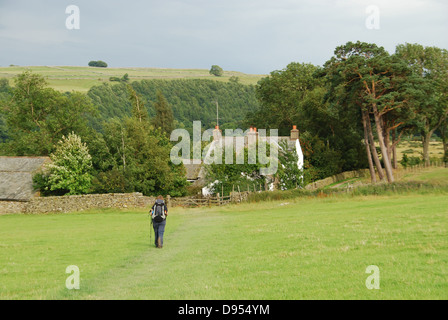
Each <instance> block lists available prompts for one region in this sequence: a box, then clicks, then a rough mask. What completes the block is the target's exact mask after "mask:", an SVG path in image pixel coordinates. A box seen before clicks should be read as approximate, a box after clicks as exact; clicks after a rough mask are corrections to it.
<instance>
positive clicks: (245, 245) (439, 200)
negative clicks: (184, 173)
mask: <svg viewBox="0 0 448 320" xmlns="http://www.w3.org/2000/svg"><path fill="white" fill-rule="evenodd" d="M439 170H442V169H439ZM431 174H434V175H436V176H440V173H439V174H437V173H434V172H432V173H431V172H427V173H423V174H422V176H421V177H422V178H430V177H431ZM428 175H429V176H428ZM445 190H446V189H445ZM149 230H150V221H149V218H148V215H147V213H146V210H125V211H119V210H96V211H91V212H84V213H72V214H66V215H6V216H0V253H1V254H0V299H154V300H159V299H164V300H172V299H180V300H184V299H199V300H203V299H212V300H215V299H224V300H233V299H248V300H253V299H261V300H296V299H330V300H331V299H447V298H448V238H447V236H446V235H447V234H448V196H447V191H442V190H439V191H434V192H431V193H429V192H424V193H423V192H419V191H409V192H407V193H402V194H399V195H398V194H393V195H377V196H373V195H369V196H349V195H343V196H328V197H325V198H319V197H301V198H293V199H288V200H281V201H264V202H258V203H250V204H249V203H247V204H242V205H231V206H226V207H214V208H197V209H182V208H174V209H172V210H171V213H170V216H169V221H168V226H167V231H166V235H165V247H164V248H163V249H156V248H154V247H153V245H152V244H151V242H150V237H151V236H150V233H149ZM70 265H76V266H78V267H79V269H80V276H81V283H80V290H72V291H69V290H67V289H66V287H65V282H66V279H67V277H68V276H69V274H66V273H65V271H66V268H67V266H70ZM370 265H375V266H378V268H379V270H380V289H379V290H369V289H367V288H366V284H365V282H366V279H367V277H368V276H369V274H367V273H366V268H367V267H368V266H370ZM155 293H157V295H155Z"/></svg>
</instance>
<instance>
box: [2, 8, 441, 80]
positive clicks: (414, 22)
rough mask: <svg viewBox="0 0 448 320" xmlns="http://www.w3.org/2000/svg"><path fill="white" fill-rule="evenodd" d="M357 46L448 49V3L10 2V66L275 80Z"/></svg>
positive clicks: (6, 41) (5, 57)
mask: <svg viewBox="0 0 448 320" xmlns="http://www.w3.org/2000/svg"><path fill="white" fill-rule="evenodd" d="M69 5H76V6H77V7H78V8H79V10H80V14H79V21H80V29H79V30H76V29H75V30H69V29H67V26H66V20H67V18H69V16H70V14H67V13H66V8H67V7H68V6H69ZM369 6H374V8H377V9H378V10H379V12H378V13H379V20H378V19H375V18H376V17H377V16H372V14H376V12H375V11H369V10H367V9H368V7H369ZM372 19H373V20H372ZM70 21H71V22H72V21H73V20H70ZM366 22H367V25H369V26H372V25H375V26H379V29H369V28H367V26H366ZM378 23H379V24H378ZM357 40H361V41H365V42H374V43H377V44H378V45H381V46H384V47H385V48H386V49H387V50H388V51H389V52H393V51H394V49H395V46H396V45H397V44H399V43H405V42H409V43H420V44H423V45H425V46H438V47H441V48H446V49H448V1H447V0H366V1H364V0H177V1H174V0H146V1H143V0H128V1H124V0H121V1H117V0H67V1H64V0H39V1H36V0H0V66H8V65H10V64H16V65H22V66H31V65H59V66H67V65H79V66H85V65H87V63H88V62H89V61H90V60H104V61H106V62H107V63H108V64H109V66H110V67H160V68H205V69H209V68H210V66H211V65H213V64H218V65H220V66H221V67H223V68H224V69H225V70H233V71H242V72H246V73H254V74H266V73H269V72H271V71H273V70H279V69H283V68H284V67H285V66H286V65H287V64H288V63H290V62H292V61H295V62H311V63H313V64H316V65H322V64H323V63H324V62H325V61H326V60H327V59H328V58H329V57H331V55H332V54H333V51H334V49H335V47H336V46H338V45H341V44H344V43H346V42H347V41H357Z"/></svg>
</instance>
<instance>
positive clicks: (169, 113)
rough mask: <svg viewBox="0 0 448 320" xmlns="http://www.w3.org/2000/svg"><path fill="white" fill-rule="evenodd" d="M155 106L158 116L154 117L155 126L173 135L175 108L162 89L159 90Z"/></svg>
mask: <svg viewBox="0 0 448 320" xmlns="http://www.w3.org/2000/svg"><path fill="white" fill-rule="evenodd" d="M154 108H155V109H156V117H155V118H154V119H153V124H154V127H155V128H156V129H161V131H162V132H163V133H164V134H166V135H167V136H169V135H171V132H173V130H174V115H173V109H172V108H171V106H170V105H169V104H168V101H167V100H166V98H165V96H164V95H163V93H162V91H160V90H157V101H156V102H155V103H154Z"/></svg>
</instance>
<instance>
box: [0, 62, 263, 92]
mask: <svg viewBox="0 0 448 320" xmlns="http://www.w3.org/2000/svg"><path fill="white" fill-rule="evenodd" d="M26 70H31V71H32V72H34V73H38V74H41V75H43V76H45V77H46V78H47V80H48V82H49V84H50V87H52V88H54V89H57V90H60V91H72V90H75V91H81V92H87V91H88V90H89V89H90V88H91V87H92V86H95V85H98V84H101V83H104V82H109V78H110V77H119V78H121V77H122V76H123V75H124V74H126V73H127V74H128V75H129V78H130V81H136V80H144V79H163V80H171V79H209V80H217V81H224V82H227V81H229V79H230V78H231V77H238V78H239V82H240V83H242V84H256V83H257V82H258V81H259V80H260V79H261V78H262V77H264V76H263V75H251V74H245V73H241V72H236V71H225V72H224V75H223V76H222V77H216V76H213V75H210V74H209V70H205V69H162V68H94V67H75V66H30V67H20V66H11V67H1V68H0V78H7V79H12V78H13V77H14V76H16V75H18V74H20V73H22V72H24V71H26ZM12 84H13V83H12V82H11V85H12Z"/></svg>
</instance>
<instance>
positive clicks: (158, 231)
mask: <svg viewBox="0 0 448 320" xmlns="http://www.w3.org/2000/svg"><path fill="white" fill-rule="evenodd" d="M153 227H154V233H155V235H156V239H155V243H154V244H155V245H156V247H157V246H158V241H159V238H160V245H161V246H163V234H164V233H165V227H166V220H165V221H162V222H159V223H157V222H154V223H153Z"/></svg>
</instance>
